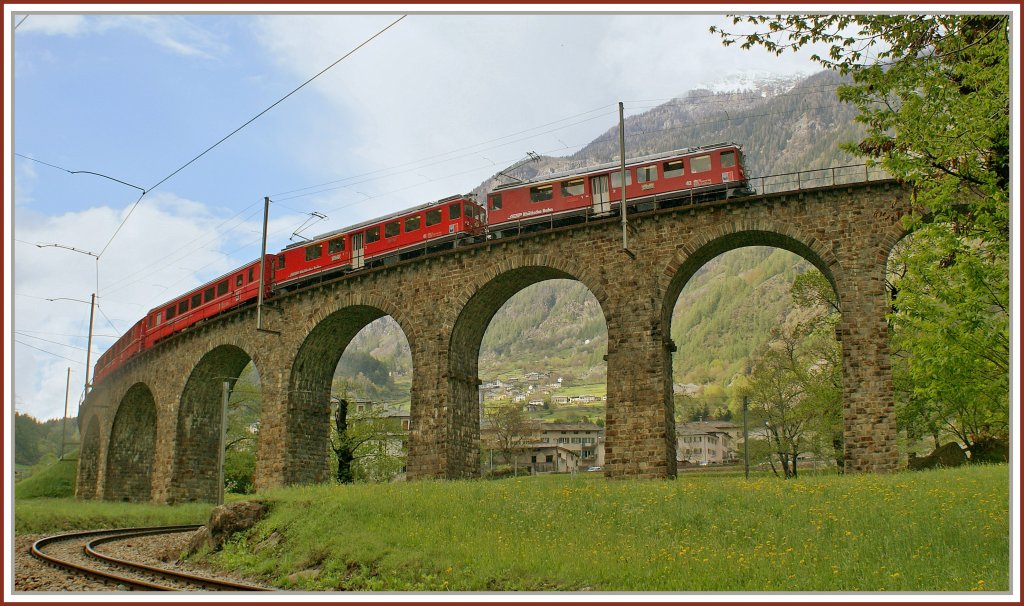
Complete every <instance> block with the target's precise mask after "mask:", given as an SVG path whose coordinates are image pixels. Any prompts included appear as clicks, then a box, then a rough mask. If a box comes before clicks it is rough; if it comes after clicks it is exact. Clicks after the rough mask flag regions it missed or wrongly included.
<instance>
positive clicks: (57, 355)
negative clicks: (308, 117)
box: [14, 339, 85, 366]
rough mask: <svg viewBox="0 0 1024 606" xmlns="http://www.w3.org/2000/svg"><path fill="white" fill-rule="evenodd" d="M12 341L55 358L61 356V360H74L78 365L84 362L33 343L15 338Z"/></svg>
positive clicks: (82, 364) (83, 364)
mask: <svg viewBox="0 0 1024 606" xmlns="http://www.w3.org/2000/svg"><path fill="white" fill-rule="evenodd" d="M14 342H15V343H19V344H21V345H24V346H25V347H28V348H31V349H34V350H36V351H41V352H43V353H44V354H50V355H51V356H54V357H57V358H61V359H62V360H67V361H68V362H74V363H75V364H78V365H79V366H85V363H83V362H81V361H79V360H73V359H71V358H69V357H67V356H62V355H60V354H58V353H53V352H52V351H47V350H45V349H42V348H41V347H36V346H35V345H29V344H28V343H26V342H24V341H19V340H17V339H15V340H14Z"/></svg>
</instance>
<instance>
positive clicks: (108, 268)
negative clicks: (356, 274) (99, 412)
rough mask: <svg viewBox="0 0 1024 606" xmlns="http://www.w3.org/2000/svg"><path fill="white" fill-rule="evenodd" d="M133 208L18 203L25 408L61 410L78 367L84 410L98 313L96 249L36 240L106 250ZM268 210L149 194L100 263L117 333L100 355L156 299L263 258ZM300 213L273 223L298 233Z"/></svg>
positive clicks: (18, 375) (16, 283)
mask: <svg viewBox="0 0 1024 606" xmlns="http://www.w3.org/2000/svg"><path fill="white" fill-rule="evenodd" d="M128 210H129V208H128V207H125V208H121V209H114V208H110V207H97V208H91V209H87V210H84V211H81V212H69V213H65V214H63V215H59V216H44V215H39V214H37V213H33V212H32V211H25V210H19V211H18V216H17V223H16V234H17V235H16V237H17V239H18V240H20V241H22V242H19V243H17V245H16V248H15V259H14V276H13V280H12V286H13V292H14V297H13V303H14V306H15V307H14V312H15V313H14V328H13V330H14V338H15V340H16V341H20V343H18V342H16V343H15V346H14V354H15V364H14V373H15V375H14V380H15V402H16V406H17V408H18V410H19V411H20V412H26V413H29V414H32V415H33V416H36V417H38V418H41V419H46V418H53V417H59V416H61V415H62V414H63V412H64V410H63V407H64V389H65V379H66V373H67V368H68V367H71V368H72V373H73V381H77V382H78V386H77V387H76V386H75V385H74V384H73V385H72V410H71V414H75V411H76V410H77V408H76V402H77V397H78V396H80V395H81V386H82V383H83V381H84V378H85V377H84V370H85V346H86V341H87V339H86V335H87V333H88V320H89V306H88V304H86V303H82V302H81V301H85V302H88V301H89V298H90V294H91V293H93V292H95V291H96V263H95V260H94V259H93V257H91V256H88V255H85V254H79V253H75V252H72V251H68V250H63V249H59V248H53V247H48V248H37V247H36V246H32V245H31V243H55V242H56V243H60V244H62V245H65V246H70V247H73V248H76V249H79V250H83V251H89V252H97V251H100V250H101V249H102V248H103V246H104V245H105V244H106V242H107V240H109V238H110V236H111V234H113V233H114V230H115V229H116V228H117V226H118V224H119V223H120V222H121V221H122V219H123V218H124V217H125V215H126V214H127V212H128ZM261 211H262V209H256V211H255V212H254V213H251V214H250V215H248V216H242V217H239V218H237V219H233V220H232V219H226V218H225V217H224V216H221V215H219V214H216V213H215V212H213V211H211V210H210V209H209V208H208V207H207V206H206V205H204V204H201V203H199V202H196V201H193V200H186V199H182V198H178V197H175V196H174V195H171V194H166V193H157V194H154V195H153V196H152V197H151V198H150V197H147V198H145V199H144V201H143V203H142V204H140V205H139V207H138V208H137V209H136V210H135V212H134V213H133V214H132V216H131V218H130V220H129V221H128V222H127V223H126V224H125V225H124V227H123V229H122V230H121V231H120V233H118V235H117V237H116V238H115V239H114V240H113V241H112V243H111V244H110V246H109V248H108V249H107V251H106V252H105V253H104V254H103V256H102V259H101V261H100V264H99V272H100V275H99V280H100V289H99V298H98V299H97V301H98V311H97V313H96V316H95V320H94V333H95V334H97V335H109V336H106V337H97V338H96V339H94V342H93V355H92V361H91V363H92V365H95V362H96V358H97V356H98V355H99V354H100V353H102V352H103V351H105V350H106V348H107V347H108V346H109V345H110V344H111V343H113V341H114V340H115V339H116V336H119V335H120V334H123V333H124V331H125V330H126V329H127V328H129V327H130V326H131V325H132V324H134V323H135V322H136V321H138V320H139V319H141V318H142V317H143V316H144V315H145V313H146V312H147V311H148V310H149V309H151V308H153V307H156V306H157V305H159V304H161V303H163V302H165V301H167V300H169V299H172V298H174V297H175V296H177V295H180V294H182V293H184V292H187V291H188V290H189V289H191V288H194V287H196V286H199V285H201V284H203V283H205V282H206V281H208V280H210V279H212V278H214V277H216V276H219V275H221V274H223V273H226V272H227V271H229V270H231V269H233V268H235V267H238V266H239V265H241V264H243V263H244V262H246V261H248V260H249V259H251V258H256V257H257V256H258V254H259V238H260V232H261V229H262V226H261V224H260V222H261V221H262V212H261ZM253 215H255V218H254V217H253ZM300 222H301V218H299V217H296V216H295V215H290V214H289V215H287V216H282V217H280V218H278V219H277V220H276V221H275V222H274V223H273V224H272V225H271V230H272V231H274V232H278V233H285V232H287V233H291V230H292V229H294V228H295V226H297V225H298V224H299V223H300ZM285 237H287V236H285ZM23 242H28V243H30V244H24V243H23ZM271 250H276V249H271ZM46 299H77V300H78V301H69V300H58V301H46ZM62 344H63V345H62ZM39 350H45V351H48V352H51V354H47V353H44V352H43V351H39ZM52 354H57V355H52ZM58 356H63V357H58ZM64 358H71V359H70V360H68V359H64ZM75 377H77V378H75ZM76 390H77V391H76ZM76 393H77V394H78V396H75V394H76Z"/></svg>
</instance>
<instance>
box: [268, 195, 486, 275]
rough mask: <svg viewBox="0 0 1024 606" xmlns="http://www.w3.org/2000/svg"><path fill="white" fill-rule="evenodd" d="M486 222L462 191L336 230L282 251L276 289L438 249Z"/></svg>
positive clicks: (475, 233) (476, 232) (473, 234)
mask: <svg viewBox="0 0 1024 606" xmlns="http://www.w3.org/2000/svg"><path fill="white" fill-rule="evenodd" d="M485 225H486V223H485V213H484V209H483V208H482V207H481V206H480V205H478V204H476V203H475V202H473V201H472V200H470V199H469V198H468V197H466V196H452V197H450V198H445V199H443V200H438V201H437V202H430V203H428V204H423V205H421V206H417V207H415V208H411V209H408V210H403V211H401V212H398V213H394V214H392V215H389V216H387V217H382V218H378V219H373V220H371V221H366V222H363V223H360V224H358V225H353V226H352V227H346V228H344V229H339V230H337V231H333V232H330V233H327V234H323V235H321V236H317V237H316V239H314V240H313V241H311V242H308V243H299V244H292V245H291V246H289V247H288V248H286V249H284V250H283V251H281V253H280V254H278V255H277V263H276V265H275V270H274V288H275V290H276V289H280V288H288V287H291V286H295V285H297V284H299V283H301V282H302V281H304V280H306V279H309V278H312V277H320V278H322V277H324V276H326V275H328V274H332V273H335V272H341V271H350V270H356V269H360V268H362V267H372V266H374V265H380V264H382V263H384V262H385V261H390V260H392V259H394V260H398V259H405V258H410V257H414V256H417V255H421V254H424V253H426V252H433V251H434V250H440V249H441V248H445V247H450V246H452V245H453V244H454V243H455V242H456V241H457V240H459V239H463V238H466V237H476V236H481V235H482V234H483V231H484V227H485Z"/></svg>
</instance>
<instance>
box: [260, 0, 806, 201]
mask: <svg viewBox="0 0 1024 606" xmlns="http://www.w3.org/2000/svg"><path fill="white" fill-rule="evenodd" d="M393 19H394V17H393V16H380V15H377V16H359V15H340V16H339V15H333V16H322V15H320V16H300V15H296V16H272V17H271V16H266V17H262V18H260V19H259V20H258V22H257V27H256V28H255V30H256V37H257V39H258V40H260V41H261V42H262V43H263V44H264V45H265V46H266V49H267V55H268V57H272V58H273V59H274V60H276V61H277V62H278V63H279V65H280V66H281V67H282V68H283V69H285V70H287V71H288V72H290V73H292V74H294V75H295V79H296V82H301V81H302V80H303V79H305V78H308V77H309V76H311V75H312V74H314V73H316V72H317V71H319V70H320V69H322V68H323V67H325V66H327V65H329V64H330V63H331V62H333V61H334V60H336V59H337V58H338V57H340V56H342V55H343V54H344V53H346V52H348V51H349V50H351V49H352V48H354V47H355V46H356V45H357V44H359V43H360V42H362V41H363V40H365V39H366V38H368V37H369V36H370V35H372V34H374V33H376V32H377V31H378V30H380V29H381V28H383V27H384V26H385V25H387V24H388V23H390V22H391V21H392V20H393ZM721 21H722V18H721V17H716V16H707V15H644V16H641V15H410V16H409V17H407V18H406V19H404V20H403V21H402V22H400V23H399V24H398V25H396V26H395V27H393V28H392V29H390V30H389V31H387V32H386V33H384V34H383V35H381V36H380V37H379V38H377V39H375V40H374V41H372V42H371V43H370V44H368V45H367V46H365V47H364V48H362V49H360V50H359V51H358V52H357V53H355V54H353V55H352V56H351V57H349V58H348V59H346V60H345V61H343V62H342V63H340V64H339V65H337V66H336V67H334V68H333V69H332V70H331V71H329V72H327V73H326V74H324V75H323V76H321V77H320V78H319V79H318V80H317V81H315V82H314V84H313V85H312V86H311V87H310V90H308V91H304V92H303V94H311V93H313V92H315V93H317V94H319V95H321V96H322V97H323V98H324V99H326V100H327V101H328V103H329V106H330V108H331V109H330V110H329V111H328V112H327V113H324V114H323V115H318V116H317V118H316V120H315V127H313V126H311V127H310V128H309V129H308V131H306V132H304V133H303V135H304V136H303V137H301V138H296V140H295V150H294V153H295V154H297V155H299V156H300V157H302V158H303V159H304V161H305V162H307V163H308V164H309V165H310V166H311V167H315V168H316V169H317V170H319V171H320V172H322V173H323V174H333V175H337V176H338V177H339V178H340V177H343V176H349V175H352V174H358V173H359V172H363V171H372V170H382V169H389V168H390V169H391V170H390V171H389V174H392V176H390V177H389V178H387V179H375V180H373V181H372V182H369V183H364V184H362V185H361V189H360V191H363V192H364V193H366V194H368V195H370V196H371V197H373V198H374V200H373V203H374V207H373V210H372V211H370V212H369V214H374V213H378V214H379V213H381V212H385V211H387V210H393V209H395V208H399V207H402V206H408V205H412V204H416V203H419V202H423V201H426V200H430V199H436V198H439V197H442V196H446V195H450V194H453V193H460V192H464V191H468V190H470V189H472V188H473V187H475V186H476V185H477V184H478V183H480V182H481V181H482V180H484V179H485V178H487V177H489V176H490V175H491V174H493V173H494V172H496V170H497V169H499V168H503V167H504V166H507V165H508V164H511V163H512V162H514V161H516V160H517V159H520V158H522V157H524V156H525V153H526V152H527V151H536V152H538V153H541V154H544V153H549V154H552V155H565V154H567V153H571V152H572V151H575V149H577V148H578V147H580V146H582V145H584V144H586V143H587V142H589V141H590V140H591V139H593V138H594V137H596V136H597V135H599V134H601V133H603V132H604V131H606V130H607V129H608V128H610V127H612V126H614V124H615V121H616V119H617V107H616V104H617V102H618V101H620V100H623V101H631V100H648V99H665V100H667V99H669V98H671V97H673V96H677V95H680V94H682V93H684V92H686V91H687V90H690V89H691V88H693V87H694V86H695V85H696V84H697V83H699V82H701V81H708V80H713V79H714V78H716V77H721V76H725V75H727V74H728V73H730V72H733V71H739V70H749V69H751V68H759V69H765V70H769V71H775V72H787V71H788V72H792V71H796V69H797V66H798V65H799V67H800V68H801V69H803V70H806V69H807V65H806V61H804V60H802V59H799V58H795V57H784V58H782V59H780V58H777V57H774V56H770V55H768V54H767V53H757V52H752V51H742V50H740V49H737V48H735V47H731V48H725V47H723V46H722V44H721V42H720V41H719V40H718V39H717V37H715V36H713V35H712V34H710V33H709V32H708V27H709V26H710V25H711V24H712V23H715V22H721ZM602 107H604V108H606V111H604V112H596V113H594V114H587V115H584V116H579V115H580V114H581V113H583V112H587V111H590V110H594V109H595V108H602ZM572 116H579V117H578V118H576V120H575V121H577V122H581V124H578V125H576V126H573V127H571V128H568V127H566V126H567V125H568V124H569V123H570V122H573V120H568V121H566V122H562V123H559V124H557V125H551V126H548V127H547V128H542V129H539V131H554V132H542V134H536V135H535V136H530V137H527V136H525V135H524V136H514V137H509V138H508V139H503V140H501V141H498V142H494V143H491V144H487V145H484V146H480V147H473V149H472V151H470V152H465V151H464V152H460V153H458V154H453V155H452V156H442V154H446V153H447V152H451V151H453V150H465V149H466V148H467V147H471V146H476V145H477V144H479V143H481V142H485V141H490V140H493V139H495V138H498V137H504V136H507V135H511V134H513V133H517V132H521V131H524V130H526V129H532V128H534V127H537V126H540V125H545V124H550V123H553V122H555V121H559V120H563V119H566V118H569V117H572ZM451 157H457V158H458V159H457V160H455V161H452V162H445V163H437V164H434V165H430V166H428V165H426V164H425V163H424V164H417V165H413V166H407V165H405V163H407V162H409V161H413V160H420V159H424V158H430V159H433V160H434V161H438V160H443V159H445V158H451ZM353 189H356V188H355V187H349V188H348V190H353ZM346 193H347V195H348V198H347V200H348V203H352V202H358V201H359V199H360V197H361V196H358V195H356V194H354V193H353V192H351V191H348V192H346ZM336 195H337V194H336ZM338 199H340V198H335V199H334V200H325V201H323V204H322V206H321V207H327V208H330V207H331V206H330V204H335V203H337V200H338Z"/></svg>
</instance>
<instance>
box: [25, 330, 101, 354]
mask: <svg viewBox="0 0 1024 606" xmlns="http://www.w3.org/2000/svg"><path fill="white" fill-rule="evenodd" d="M13 332H14V334H16V335H21V336H23V337H28V338H29V339H35V340H37V341H42V342H44V343H51V344H53V345H60V346H61V347H67V348H69V349H77V350H80V351H85V348H84V347H79V346H77V345H68V344H67V343H61V342H60V341H51V340H49V339H44V338H42V337H37V336H35V335H30V334H28V333H26V332H25V331H22V330H15V331H13ZM23 345H24V344H23Z"/></svg>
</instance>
